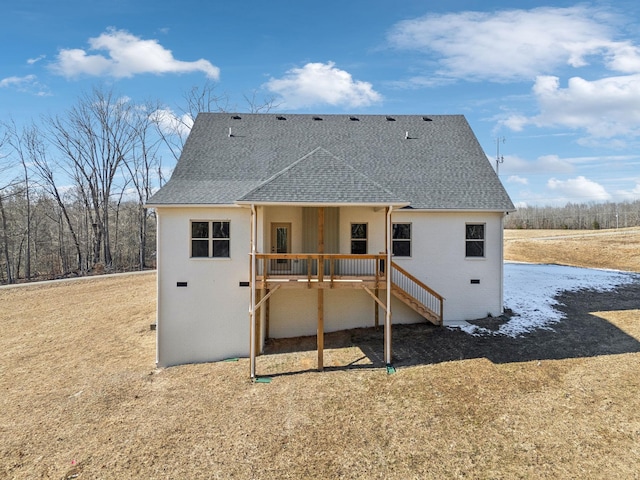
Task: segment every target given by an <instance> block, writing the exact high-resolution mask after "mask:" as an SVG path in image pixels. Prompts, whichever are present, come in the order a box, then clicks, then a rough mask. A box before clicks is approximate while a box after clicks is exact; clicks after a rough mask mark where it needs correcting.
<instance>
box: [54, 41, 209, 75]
mask: <svg viewBox="0 0 640 480" xmlns="http://www.w3.org/2000/svg"><path fill="white" fill-rule="evenodd" d="M89 46H90V48H89V51H90V52H91V51H93V52H106V54H103V53H88V52H87V51H86V50H83V49H79V48H73V49H63V50H60V52H59V53H58V56H57V59H56V63H54V64H53V65H52V68H53V70H54V71H55V72H57V73H58V74H60V75H63V76H65V77H68V78H72V77H76V76H78V75H90V76H103V75H107V76H112V77H116V78H124V77H132V76H133V75H137V74H142V73H152V74H156V75H159V74H164V73H190V72H203V73H204V74H206V75H207V77H209V78H213V79H217V78H218V77H219V76H220V69H219V68H218V67H216V66H214V65H212V64H211V63H210V62H209V61H208V60H204V59H200V60H196V61H193V62H184V61H181V60H176V59H175V58H174V57H173V53H172V52H171V50H167V49H166V48H164V47H163V46H162V45H160V44H159V43H158V41H157V40H143V39H141V38H140V37H137V36H135V35H132V34H131V33H129V32H126V31H124V30H116V29H109V30H107V31H106V32H104V33H102V34H101V35H100V36H98V37H95V38H90V39H89Z"/></svg>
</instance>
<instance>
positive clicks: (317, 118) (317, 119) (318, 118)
mask: <svg viewBox="0 0 640 480" xmlns="http://www.w3.org/2000/svg"><path fill="white" fill-rule="evenodd" d="M313 119H314V120H316V121H319V120H322V117H313Z"/></svg>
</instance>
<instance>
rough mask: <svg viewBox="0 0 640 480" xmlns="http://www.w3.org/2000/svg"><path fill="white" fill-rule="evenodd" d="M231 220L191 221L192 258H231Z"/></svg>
mask: <svg viewBox="0 0 640 480" xmlns="http://www.w3.org/2000/svg"><path fill="white" fill-rule="evenodd" d="M229 227H230V222H228V221H226V222H223V221H213V222H209V221H206V222H203V221H193V222H191V257H192V258H211V257H213V258H229V256H230V235H229Z"/></svg>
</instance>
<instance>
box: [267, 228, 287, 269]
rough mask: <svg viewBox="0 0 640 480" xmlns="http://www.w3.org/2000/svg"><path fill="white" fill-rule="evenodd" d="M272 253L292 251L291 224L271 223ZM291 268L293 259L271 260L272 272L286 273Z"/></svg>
mask: <svg viewBox="0 0 640 480" xmlns="http://www.w3.org/2000/svg"><path fill="white" fill-rule="evenodd" d="M271 253H291V224H290V223H272V224H271ZM290 270H291V260H287V259H284V258H278V259H275V260H272V261H271V271H272V273H276V274H277V273H285V272H289V271H290Z"/></svg>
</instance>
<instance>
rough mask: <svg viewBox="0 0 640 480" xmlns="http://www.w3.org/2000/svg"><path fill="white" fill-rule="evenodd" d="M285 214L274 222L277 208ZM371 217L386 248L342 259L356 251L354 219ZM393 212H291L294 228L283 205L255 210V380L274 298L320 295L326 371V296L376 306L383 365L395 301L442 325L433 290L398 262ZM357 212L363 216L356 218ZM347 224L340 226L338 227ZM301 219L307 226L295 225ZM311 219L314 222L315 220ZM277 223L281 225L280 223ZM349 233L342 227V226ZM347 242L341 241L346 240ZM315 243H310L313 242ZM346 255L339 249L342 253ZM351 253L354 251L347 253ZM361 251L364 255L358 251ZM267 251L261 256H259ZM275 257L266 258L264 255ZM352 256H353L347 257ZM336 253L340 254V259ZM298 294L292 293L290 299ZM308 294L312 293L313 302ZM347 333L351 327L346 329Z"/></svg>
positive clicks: (377, 240) (319, 336) (320, 349)
mask: <svg viewBox="0 0 640 480" xmlns="http://www.w3.org/2000/svg"><path fill="white" fill-rule="evenodd" d="M274 208H275V209H277V210H278V213H279V214H280V215H275V214H274V210H273V209H274ZM363 209H365V210H367V211H368V212H369V215H370V218H369V220H372V219H375V222H371V221H369V222H368V223H367V226H368V234H367V235H366V237H367V238H366V239H367V240H368V242H369V245H370V246H369V247H368V248H369V249H370V248H371V245H375V246H377V247H380V246H382V247H383V248H382V249H381V250H383V251H382V252H381V253H375V254H370V253H351V252H350V253H341V252H340V250H342V249H345V246H346V247H347V248H348V249H349V250H351V251H353V249H354V246H353V245H352V240H353V239H352V238H350V237H352V236H353V234H350V233H349V232H343V235H342V236H341V235H340V230H341V229H340V226H341V225H342V226H343V228H342V230H347V229H349V227H351V229H352V230H353V225H354V224H353V223H351V222H350V220H351V218H356V217H357V216H358V215H362V210H363ZM393 210H394V205H387V206H384V207H382V206H379V205H377V206H375V205H374V206H371V205H367V206H340V207H336V206H309V205H304V206H292V205H289V206H288V213H289V215H291V216H292V218H294V221H293V222H283V221H282V220H283V219H285V220H286V218H285V217H283V215H282V212H283V211H284V210H283V208H282V206H281V205H278V206H277V207H276V206H273V205H272V206H268V205H251V226H252V228H251V237H252V241H251V252H250V272H249V273H250V277H249V278H250V287H251V298H250V309H249V310H250V311H249V319H250V329H249V331H250V376H251V378H252V379H255V378H256V375H257V372H256V357H257V356H258V355H259V354H260V353H261V349H262V345H263V341H265V340H266V339H268V338H271V326H272V325H271V324H272V320H273V318H272V312H271V310H272V308H271V303H270V302H271V301H272V299H273V298H274V295H277V296H280V295H288V294H287V293H286V292H287V291H289V292H292V291H293V290H298V291H300V290H309V291H315V292H316V293H314V294H313V296H314V300H315V301H314V300H311V301H312V302H313V303H315V304H316V307H317V308H316V313H315V314H314V315H316V317H317V318H316V349H317V369H318V370H323V368H324V335H325V316H326V314H327V312H326V309H325V302H326V301H327V300H326V297H325V294H326V292H330V291H336V290H340V291H345V290H346V289H349V290H351V291H355V290H360V291H363V292H365V293H366V294H367V296H368V298H370V301H371V302H372V304H373V311H374V315H373V316H374V318H373V325H374V326H375V327H379V326H380V325H382V326H383V327H384V329H383V348H382V350H383V358H384V362H385V363H386V364H388V365H390V364H391V362H392V342H391V338H392V308H391V298H392V296H395V297H397V298H399V299H400V300H401V301H402V302H404V303H406V304H407V305H409V307H410V308H412V309H413V310H414V311H416V312H418V313H419V315H421V316H422V317H423V318H425V319H426V320H428V321H430V322H432V323H434V324H436V325H441V324H442V318H443V316H442V313H443V301H444V299H443V298H442V297H441V296H440V295H438V294H437V293H436V292H434V291H432V290H431V289H430V288H429V287H428V286H427V285H424V284H423V283H422V282H420V280H419V279H418V278H416V277H414V276H413V275H411V274H410V273H409V272H407V271H405V270H404V269H402V268H401V267H400V266H399V265H397V264H396V263H394V262H393V261H392V251H393V248H392V231H393V228H392V225H393V224H392V212H393ZM356 213H357V215H356ZM340 217H342V221H341V220H340ZM295 218H298V219H300V222H301V224H300V225H299V226H297V225H296V222H295ZM309 219H311V222H310V221H309ZM274 220H275V221H274ZM345 226H346V227H347V228H344V227H345ZM296 230H297V231H299V232H302V235H303V237H304V238H303V239H302V240H300V239H296V238H293V237H292V232H294V231H296ZM341 237H342V238H341ZM309 239H311V242H310V241H309ZM296 244H297V247H298V248H296V250H306V251H309V250H312V248H313V247H312V245H313V246H315V247H314V248H313V250H314V251H313V252H312V253H302V252H298V253H292V252H291V250H292V246H294V245H296ZM341 245H342V246H343V248H340V246H341ZM349 247H350V248H349ZM356 248H358V247H357V246H356ZM260 250H262V252H261V251H260ZM265 250H266V251H269V250H270V251H271V252H272V253H263V252H264V251H265ZM349 250H348V251H349ZM336 251H337V252H336ZM292 293H293V292H292ZM309 294H310V292H309V293H308V294H307V297H305V298H307V299H309V298H310V297H309V296H308V295H309ZM345 328H347V327H345Z"/></svg>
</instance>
